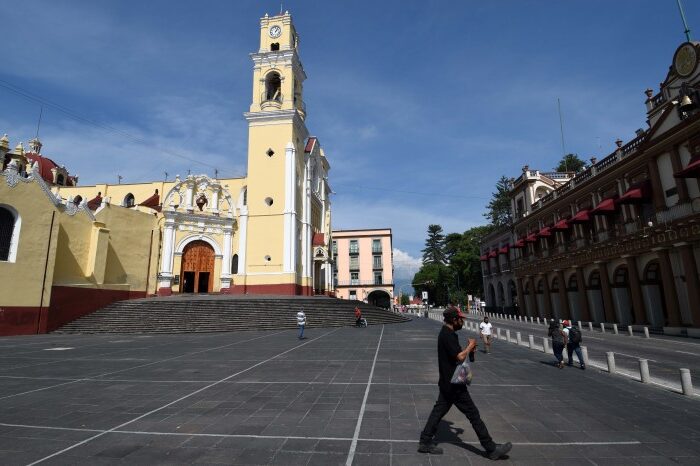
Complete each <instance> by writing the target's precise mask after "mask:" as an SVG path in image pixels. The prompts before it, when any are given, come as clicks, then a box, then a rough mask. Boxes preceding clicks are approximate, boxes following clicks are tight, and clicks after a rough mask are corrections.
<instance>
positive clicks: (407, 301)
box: [400, 293, 411, 306]
mask: <svg viewBox="0 0 700 466" xmlns="http://www.w3.org/2000/svg"><path fill="white" fill-rule="evenodd" d="M400 304H401V305H402V306H408V305H409V304H411V301H410V299H408V295H407V294H406V293H401V302H400Z"/></svg>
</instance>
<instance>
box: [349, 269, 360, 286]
mask: <svg viewBox="0 0 700 466" xmlns="http://www.w3.org/2000/svg"><path fill="white" fill-rule="evenodd" d="M350 284H351V285H359V284H360V274H359V272H352V273H351V274H350Z"/></svg>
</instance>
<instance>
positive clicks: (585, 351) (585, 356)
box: [572, 346, 588, 366]
mask: <svg viewBox="0 0 700 466" xmlns="http://www.w3.org/2000/svg"><path fill="white" fill-rule="evenodd" d="M581 353H582V354H583V364H584V365H585V366H588V348H586V347H585V346H582V347H581ZM572 356H573V355H572Z"/></svg>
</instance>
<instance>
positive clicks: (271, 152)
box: [265, 148, 275, 157]
mask: <svg viewBox="0 0 700 466" xmlns="http://www.w3.org/2000/svg"><path fill="white" fill-rule="evenodd" d="M265 153H266V154H267V156H268V157H272V156H273V155H275V151H273V150H272V148H270V149H268V150H267V152H265Z"/></svg>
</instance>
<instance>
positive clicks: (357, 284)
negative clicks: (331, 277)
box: [336, 279, 394, 287]
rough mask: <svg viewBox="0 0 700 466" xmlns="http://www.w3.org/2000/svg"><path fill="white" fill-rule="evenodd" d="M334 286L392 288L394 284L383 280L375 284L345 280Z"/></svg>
mask: <svg viewBox="0 0 700 466" xmlns="http://www.w3.org/2000/svg"><path fill="white" fill-rule="evenodd" d="M336 286H338V287H341V286H394V284H393V283H391V282H387V281H386V280H383V279H382V281H381V283H377V282H376V281H375V280H345V281H338V283H337V284H336Z"/></svg>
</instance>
